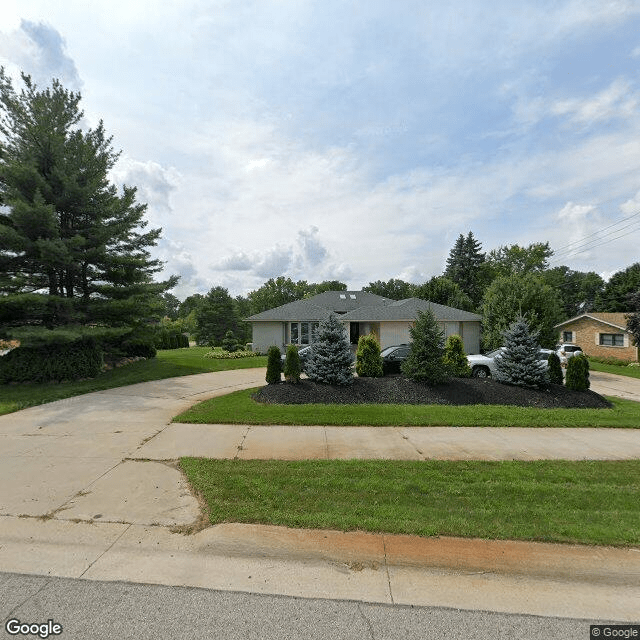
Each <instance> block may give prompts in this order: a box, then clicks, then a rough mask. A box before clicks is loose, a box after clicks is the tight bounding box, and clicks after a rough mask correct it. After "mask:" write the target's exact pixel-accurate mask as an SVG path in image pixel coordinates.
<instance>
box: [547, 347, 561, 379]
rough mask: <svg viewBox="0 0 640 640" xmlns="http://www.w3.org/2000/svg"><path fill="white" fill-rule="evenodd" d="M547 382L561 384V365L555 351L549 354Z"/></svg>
mask: <svg viewBox="0 0 640 640" xmlns="http://www.w3.org/2000/svg"><path fill="white" fill-rule="evenodd" d="M549 382H550V383H551V384H562V383H563V378H562V365H561V364H560V358H559V357H558V354H557V353H552V354H551V355H550V356H549Z"/></svg>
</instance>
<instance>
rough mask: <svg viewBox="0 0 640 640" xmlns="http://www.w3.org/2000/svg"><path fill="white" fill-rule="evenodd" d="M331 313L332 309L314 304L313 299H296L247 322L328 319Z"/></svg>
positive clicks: (257, 315) (256, 315) (259, 314)
mask: <svg viewBox="0 0 640 640" xmlns="http://www.w3.org/2000/svg"><path fill="white" fill-rule="evenodd" d="M330 315H331V309H327V308H326V307H321V306H318V305H317V304H313V303H312V302H311V300H310V299H309V300H296V301H295V302H289V303H288V304H283V305H282V306H280V307H275V308H274V309H267V310H266V311H263V312H262V313H256V314H255V315H253V316H251V317H249V318H247V322H269V321H272V322H277V321H284V322H286V321H290V320H297V321H299V322H306V321H313V320H326V319H327V318H328V317H329V316H330Z"/></svg>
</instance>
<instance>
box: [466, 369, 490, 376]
mask: <svg viewBox="0 0 640 640" xmlns="http://www.w3.org/2000/svg"><path fill="white" fill-rule="evenodd" d="M471 375H472V376H473V377H474V378H488V377H489V376H490V375H491V372H490V371H489V369H487V367H473V369H472V371H471Z"/></svg>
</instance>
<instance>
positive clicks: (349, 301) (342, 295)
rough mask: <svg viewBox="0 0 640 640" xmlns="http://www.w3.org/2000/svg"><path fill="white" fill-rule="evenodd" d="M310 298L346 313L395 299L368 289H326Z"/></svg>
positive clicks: (324, 305)
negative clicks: (384, 296) (370, 291)
mask: <svg viewBox="0 0 640 640" xmlns="http://www.w3.org/2000/svg"><path fill="white" fill-rule="evenodd" d="M308 300H309V302H311V303H312V304H316V305H318V306H319V307H324V308H325V309H330V310H331V311H335V312H336V313H346V312H347V311H353V310H354V309H359V308H360V307H373V306H377V305H380V304H389V303H390V302H393V300H389V299H388V298H383V297H382V296H378V295H376V294H375V293H369V292H368V291H325V292H323V293H319V294H318V295H315V296H312V297H311V298H309V299H308Z"/></svg>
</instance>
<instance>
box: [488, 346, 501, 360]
mask: <svg viewBox="0 0 640 640" xmlns="http://www.w3.org/2000/svg"><path fill="white" fill-rule="evenodd" d="M501 353H502V347H500V348H499V349H494V350H493V351H489V353H486V354H485V356H486V357H487V358H495V357H496V356H499V355H500V354H501Z"/></svg>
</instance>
